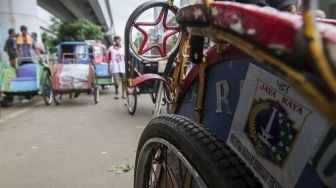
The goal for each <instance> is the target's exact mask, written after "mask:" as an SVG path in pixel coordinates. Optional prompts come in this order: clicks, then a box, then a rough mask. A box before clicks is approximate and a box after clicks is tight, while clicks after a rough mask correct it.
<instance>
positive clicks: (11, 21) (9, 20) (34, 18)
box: [0, 0, 41, 61]
mask: <svg viewBox="0 0 336 188" xmlns="http://www.w3.org/2000/svg"><path fill="white" fill-rule="evenodd" d="M21 25H25V26H27V28H28V33H29V34H31V33H32V32H36V33H37V34H38V36H39V38H40V36H41V35H40V34H41V31H40V19H39V18H38V13H37V0H29V1H27V0H0V51H1V53H0V59H1V60H4V61H8V57H7V54H6V52H4V51H3V48H4V44H5V42H6V39H7V37H8V29H9V28H14V29H15V31H16V32H17V33H19V32H20V26H21Z"/></svg>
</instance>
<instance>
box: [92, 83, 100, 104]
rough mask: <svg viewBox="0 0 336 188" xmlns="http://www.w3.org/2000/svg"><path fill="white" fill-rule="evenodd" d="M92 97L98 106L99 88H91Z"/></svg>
mask: <svg viewBox="0 0 336 188" xmlns="http://www.w3.org/2000/svg"><path fill="white" fill-rule="evenodd" d="M93 97H94V101H95V104H98V103H99V98H100V93H99V87H98V86H95V87H94V88H93Z"/></svg>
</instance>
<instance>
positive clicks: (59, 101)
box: [53, 93, 62, 105]
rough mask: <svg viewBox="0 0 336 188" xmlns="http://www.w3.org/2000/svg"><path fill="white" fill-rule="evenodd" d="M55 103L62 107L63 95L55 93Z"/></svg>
mask: <svg viewBox="0 0 336 188" xmlns="http://www.w3.org/2000/svg"><path fill="white" fill-rule="evenodd" d="M53 98H54V101H55V104H56V105H60V104H61V103H62V94H61V93H54V95H53Z"/></svg>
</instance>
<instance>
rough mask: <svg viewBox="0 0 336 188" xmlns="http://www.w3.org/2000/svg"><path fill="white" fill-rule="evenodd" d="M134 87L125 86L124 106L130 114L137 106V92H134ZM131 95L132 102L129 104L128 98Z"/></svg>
mask: <svg viewBox="0 0 336 188" xmlns="http://www.w3.org/2000/svg"><path fill="white" fill-rule="evenodd" d="M136 90H137V89H136V88H135V87H133V88H130V87H127V89H126V95H127V96H126V97H127V99H126V101H127V102H126V107H127V111H128V113H129V114H130V115H134V113H135V111H136V108H137V102H138V98H137V92H136ZM131 97H132V98H133V104H130V99H131Z"/></svg>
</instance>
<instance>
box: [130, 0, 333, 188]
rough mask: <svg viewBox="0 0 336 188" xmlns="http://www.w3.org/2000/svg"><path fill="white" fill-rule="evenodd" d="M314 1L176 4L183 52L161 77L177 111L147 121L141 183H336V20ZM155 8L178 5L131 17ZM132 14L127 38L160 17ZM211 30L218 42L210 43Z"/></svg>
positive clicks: (137, 179) (138, 164)
mask: <svg viewBox="0 0 336 188" xmlns="http://www.w3.org/2000/svg"><path fill="white" fill-rule="evenodd" d="M314 5H316V1H309V0H303V13H302V15H293V14H289V13H285V12H279V11H278V10H275V9H273V8H270V7H259V6H256V5H249V4H241V3H237V2H229V1H208V0H204V1H203V2H202V3H194V4H190V5H188V6H184V7H182V8H180V9H179V10H178V11H177V13H176V20H177V22H178V23H179V25H180V28H181V29H180V30H179V32H180V33H181V38H180V41H179V48H178V55H177V56H176V57H173V58H171V60H172V61H168V64H175V66H174V68H173V69H172V70H171V72H172V74H167V75H164V77H160V76H158V75H157V76H156V78H155V79H157V80H159V81H160V82H161V84H160V85H165V87H161V88H159V91H158V96H159V94H160V93H161V94H160V95H161V97H165V98H167V101H169V102H170V105H171V110H170V113H171V114H168V115H160V116H155V117H154V118H153V119H152V120H151V121H150V122H149V123H148V125H147V126H146V128H145V129H144V131H143V133H142V135H141V137H140V140H139V143H138V148H137V154H136V161H135V170H134V187H136V188H137V187H139V188H140V187H174V188H175V187H188V188H189V187H202V188H203V187H211V188H217V187H218V188H223V187H335V186H336V181H335V176H336V170H335V169H336V162H335V157H336V150H335V146H336V108H335V106H336V72H335V70H336V69H335V68H336V57H335V55H334V54H335V50H336V27H335V26H336V22H335V20H330V19H315V18H314V12H313V8H312V7H315V6H314ZM149 9H151V10H154V11H153V12H157V11H159V12H160V11H161V12H167V11H168V10H171V9H175V10H177V8H176V7H175V6H174V5H173V2H172V1H168V2H161V1H150V2H146V3H144V4H142V5H140V6H139V7H138V8H137V9H136V10H135V11H134V12H133V14H132V15H131V17H133V18H137V17H139V16H140V15H141V14H143V13H144V12H146V11H148V10H149ZM154 15H156V16H157V15H160V14H154ZM131 17H130V18H131ZM129 21H130V22H129V23H127V26H129V27H126V29H125V42H126V44H125V47H127V46H129V45H131V44H132V43H133V41H132V40H131V39H132V38H131V36H132V34H130V33H129V32H130V31H132V30H131V29H130V27H137V26H139V25H142V26H143V25H146V24H152V25H154V24H155V25H157V24H158V23H161V20H159V21H158V22H157V23H154V22H153V23H150V22H149V23H145V22H138V21H137V20H136V19H129ZM139 23H141V24H139ZM163 24H164V23H163ZM157 27H160V26H157ZM146 32H147V31H146ZM204 37H209V38H210V39H211V41H212V42H213V43H214V46H212V47H211V48H210V49H207V50H204V49H203V42H204ZM144 38H145V37H144ZM129 49H130V50H131V51H132V50H133V49H132V48H129ZM141 52H142V51H141V48H140V50H136V51H134V53H138V55H139V56H141V55H142V53H141ZM172 54H174V53H172ZM166 55H167V54H164V57H165V56H166ZM128 57H129V56H126V60H127V61H126V62H128V60H129V59H128ZM187 61H190V62H191V63H192V64H193V68H192V69H191V71H190V72H189V73H188V74H187V75H186V73H185V71H184V70H183V69H184V67H185V66H184V65H185V64H186V62H187ZM171 67H173V66H171ZM170 75H173V76H170ZM152 77H153V76H152ZM152 77H151V78H152ZM135 79H137V80H141V81H144V80H146V79H149V77H148V76H146V75H141V76H140V77H139V78H138V77H137V78H135ZM169 80H170V81H169ZM141 81H134V80H133V79H132V78H130V79H129V85H128V86H129V87H130V88H135V87H136V86H137V85H138V84H141ZM133 91H134V89H133ZM166 92H167V93H168V94H167V95H166V96H163V95H164V93H166ZM156 103H157V106H158V107H159V106H160V104H161V102H160V101H159V98H158V99H157V101H156ZM156 110H158V111H159V110H160V108H157V109H156ZM155 115H158V113H155Z"/></svg>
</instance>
